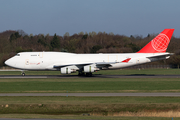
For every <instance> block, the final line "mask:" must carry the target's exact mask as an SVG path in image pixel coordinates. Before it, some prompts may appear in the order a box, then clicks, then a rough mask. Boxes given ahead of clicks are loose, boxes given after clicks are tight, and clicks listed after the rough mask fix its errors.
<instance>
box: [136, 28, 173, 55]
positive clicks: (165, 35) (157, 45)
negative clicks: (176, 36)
mask: <svg viewBox="0 0 180 120" xmlns="http://www.w3.org/2000/svg"><path fill="white" fill-rule="evenodd" d="M173 32H174V29H164V30H163V31H162V32H161V33H160V34H159V35H157V36H156V37H155V38H154V39H153V40H151V41H150V42H149V43H148V44H147V45H146V46H144V47H143V48H142V49H141V50H140V51H138V52H137V53H162V52H166V49H167V47H168V45H169V42H170V40H171V37H172V34H173Z"/></svg>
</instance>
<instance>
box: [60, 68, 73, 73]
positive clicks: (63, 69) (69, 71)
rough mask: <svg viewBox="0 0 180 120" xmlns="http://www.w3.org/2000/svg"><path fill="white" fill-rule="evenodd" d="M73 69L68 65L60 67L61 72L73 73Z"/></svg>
mask: <svg viewBox="0 0 180 120" xmlns="http://www.w3.org/2000/svg"><path fill="white" fill-rule="evenodd" d="M73 72H74V70H72V69H71V68H69V67H63V68H61V74H70V73H73Z"/></svg>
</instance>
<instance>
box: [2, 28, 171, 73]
mask: <svg viewBox="0 0 180 120" xmlns="http://www.w3.org/2000/svg"><path fill="white" fill-rule="evenodd" d="M173 32H174V29H164V30H163V31H162V32H161V33H160V34H159V35H157V36H156V37H155V38H154V39H153V40H151V41H150V42H149V43H148V44H147V45H146V46H144V47H143V48H142V49H141V50H140V51H138V52H137V53H113V54H107V53H106V54H103V53H99V54H75V53H66V52H20V53H18V54H17V55H15V56H14V57H12V58H10V59H8V60H6V61H5V64H6V65H8V66H10V67H13V68H17V69H21V70H22V71H24V70H59V71H60V72H61V74H70V73H73V72H76V71H78V72H79V75H84V74H86V75H87V76H92V73H93V72H96V71H98V70H104V69H119V68H125V67H130V66H134V65H138V64H144V63H149V62H153V61H157V60H164V59H168V58H169V57H170V56H171V53H168V52H166V49H167V47H168V44H169V42H170V39H171V37H172V34H173ZM22 75H25V73H24V72H23V73H22Z"/></svg>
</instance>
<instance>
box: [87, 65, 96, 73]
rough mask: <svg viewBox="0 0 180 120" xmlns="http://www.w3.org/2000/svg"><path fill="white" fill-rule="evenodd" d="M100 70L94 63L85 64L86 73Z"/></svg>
mask: <svg viewBox="0 0 180 120" xmlns="http://www.w3.org/2000/svg"><path fill="white" fill-rule="evenodd" d="M97 70H99V69H98V68H96V67H95V66H94V65H86V66H84V72H85V73H92V72H95V71H97Z"/></svg>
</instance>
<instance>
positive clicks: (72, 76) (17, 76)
mask: <svg viewBox="0 0 180 120" xmlns="http://www.w3.org/2000/svg"><path fill="white" fill-rule="evenodd" d="M0 78H89V77H86V76H78V75H26V76H22V75H0ZM92 78H180V75H146V74H132V75H93V76H92Z"/></svg>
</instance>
